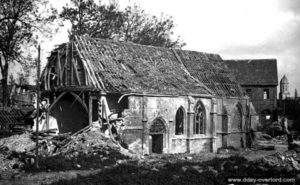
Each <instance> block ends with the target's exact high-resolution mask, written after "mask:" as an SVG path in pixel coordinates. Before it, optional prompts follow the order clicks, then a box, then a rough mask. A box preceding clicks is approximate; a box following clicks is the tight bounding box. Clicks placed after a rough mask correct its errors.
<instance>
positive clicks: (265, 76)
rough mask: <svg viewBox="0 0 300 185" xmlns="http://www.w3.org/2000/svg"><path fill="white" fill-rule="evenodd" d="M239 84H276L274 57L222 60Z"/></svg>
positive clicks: (276, 75) (275, 62)
mask: <svg viewBox="0 0 300 185" xmlns="http://www.w3.org/2000/svg"><path fill="white" fill-rule="evenodd" d="M224 62H225V64H226V66H227V68H228V69H230V70H231V71H232V72H233V73H234V74H235V76H236V78H237V80H238V82H239V83H240V84H241V85H277V84H278V74H277V60H276V59H251V60H245V59H243V60H224Z"/></svg>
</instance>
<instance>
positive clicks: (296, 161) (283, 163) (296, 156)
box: [261, 150, 300, 173]
mask: <svg viewBox="0 0 300 185" xmlns="http://www.w3.org/2000/svg"><path fill="white" fill-rule="evenodd" d="M261 162H262V163H263V165H265V166H268V167H272V168H274V169H279V170H280V169H281V170H285V171H286V172H291V171H297V172H298V173H300V153H297V152H296V151H294V150H290V151H287V152H285V153H282V154H280V153H276V154H273V155H269V156H266V157H263V158H262V160H261Z"/></svg>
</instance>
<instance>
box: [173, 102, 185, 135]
mask: <svg viewBox="0 0 300 185" xmlns="http://www.w3.org/2000/svg"><path fill="white" fill-rule="evenodd" d="M183 133H184V109H183V108H182V107H180V108H179V109H178V110H177V112H176V117H175V135H182V134H183Z"/></svg>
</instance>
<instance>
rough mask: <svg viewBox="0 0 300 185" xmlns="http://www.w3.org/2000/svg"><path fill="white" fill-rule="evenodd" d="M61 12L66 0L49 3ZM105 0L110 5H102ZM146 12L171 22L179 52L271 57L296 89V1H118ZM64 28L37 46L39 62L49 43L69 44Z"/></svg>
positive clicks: (299, 53)
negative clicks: (180, 42)
mask: <svg viewBox="0 0 300 185" xmlns="http://www.w3.org/2000/svg"><path fill="white" fill-rule="evenodd" d="M50 1H53V2H55V3H54V4H55V6H56V7H58V8H61V6H62V5H64V4H65V2H66V1H68V0H61V1H54V0H50ZM103 1H109V0H103ZM119 2H120V3H121V6H125V5H127V4H134V3H136V4H138V5H140V6H141V7H142V8H143V9H144V10H145V11H146V12H147V13H149V14H154V15H160V14H161V13H162V12H163V13H164V14H167V15H170V16H172V17H173V20H174V22H175V24H176V27H175V30H174V32H175V34H176V35H180V36H181V39H182V40H183V41H184V42H185V43H186V46H185V47H184V49H187V50H195V51H202V52H210V53H217V54H220V55H221V57H222V58H223V59H245V58H246V59H248V58H249V59H253V58H258V59H260V58H276V59H277V61H278V77H279V79H278V80H280V79H281V77H282V76H283V75H284V74H286V75H287V78H288V79H289V82H290V92H291V94H292V95H293V93H294V89H295V88H298V90H300V78H298V69H300V61H299V60H300V43H299V42H300V40H299V39H300V29H299V28H300V1H298V0H185V1H182V0H148V1H146V0H119ZM69 27H70V25H69V24H67V23H66V27H65V28H61V30H60V32H59V33H58V34H57V35H55V36H54V37H53V39H52V41H45V42H44V43H43V44H42V48H43V50H42V52H43V61H44V63H45V61H46V60H45V58H46V56H47V55H48V54H49V51H51V49H53V47H54V44H60V43H62V42H66V41H67V40H68V37H67V35H68V34H67V32H66V30H67V29H68V28H69Z"/></svg>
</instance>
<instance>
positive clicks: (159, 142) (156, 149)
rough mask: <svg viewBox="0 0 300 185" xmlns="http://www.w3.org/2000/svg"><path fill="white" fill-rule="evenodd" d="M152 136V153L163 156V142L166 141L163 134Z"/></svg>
mask: <svg viewBox="0 0 300 185" xmlns="http://www.w3.org/2000/svg"><path fill="white" fill-rule="evenodd" d="M151 136H152V146H151V148H152V151H151V152H152V153H156V154H162V153H163V147H164V145H163V141H164V136H163V134H153V135H151Z"/></svg>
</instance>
